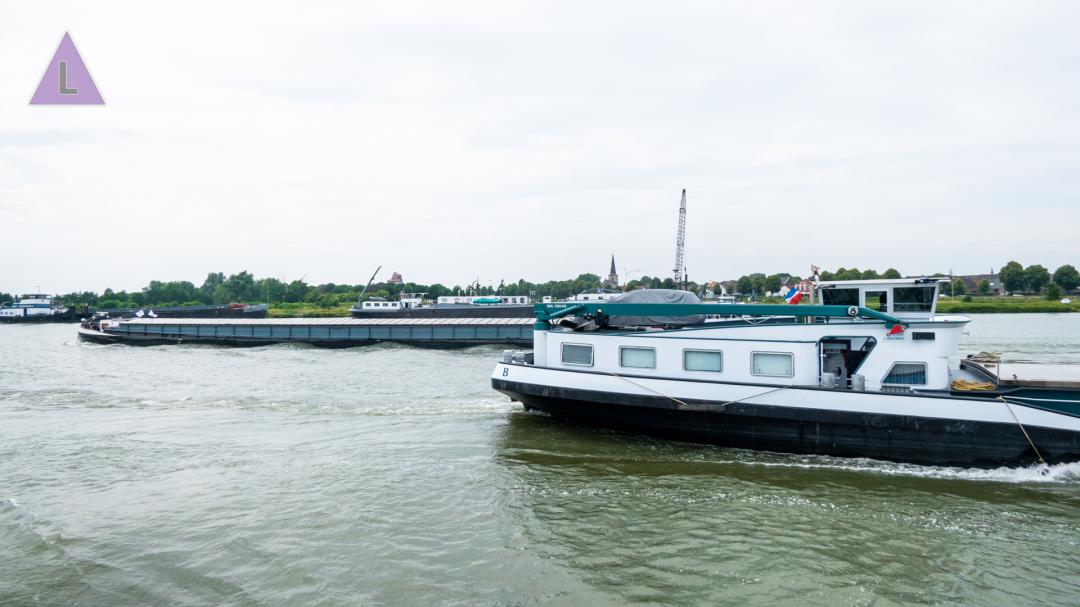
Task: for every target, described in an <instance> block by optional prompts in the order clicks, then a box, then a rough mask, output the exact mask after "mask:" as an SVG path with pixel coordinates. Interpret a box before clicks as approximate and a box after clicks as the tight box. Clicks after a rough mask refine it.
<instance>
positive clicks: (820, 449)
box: [492, 378, 1080, 468]
mask: <svg viewBox="0 0 1080 607" xmlns="http://www.w3.org/2000/svg"><path fill="white" fill-rule="evenodd" d="M492 387H493V388H495V389H496V390H498V391H499V392H502V393H503V394H506V395H508V396H509V397H510V398H512V399H513V400H516V401H520V402H521V403H522V404H523V405H525V407H526V408H527V409H536V410H538V411H543V412H545V413H548V414H550V415H553V416H555V417H559V418H564V419H568V420H571V421H574V422H578V423H583V424H587V425H591V426H597V427H606V428H612V429H616V430H625V431H630V432H636V433H641V434H648V435H652V436H657V437H661V438H668V439H675V440H683V441H689V442H697V443H708V444H715V445H720V446H725V447H735V448H742V449H755V450H764V451H776V452H783V453H797V454H818V455H832V456H839V457H867V458H873V459H882V460H889V461H896V462H908V463H916V464H930V465H963V466H976V467H986V468H989V467H998V466H1026V465H1031V464H1035V463H1038V462H1039V457H1038V455H1036V453H1035V451H1034V450H1033V449H1032V447H1031V444H1030V443H1028V441H1027V439H1026V438H1025V437H1024V434H1023V432H1022V431H1021V429H1020V428H1019V426H1018V425H1017V424H1010V423H999V422H981V421H972V420H957V419H948V418H930V417H917V416H907V415H882V414H877V413H859V412H852V411H843V410H828V409H801V410H800V409H794V408H791V407H782V406H771V405H760V404H750V403H740V402H735V403H730V402H723V401H685V400H684V401H683V404H681V405H680V404H678V403H676V402H674V401H673V400H672V399H670V398H668V397H664V396H650V395H638V394H612V393H604V392H596V391H590V390H580V389H574V388H566V387H558V386H545V385H536V384H527V383H521V382H514V381H508V380H502V379H498V378H493V379H492ZM1026 430H1027V433H1028V434H1029V435H1030V436H1031V439H1032V441H1034V443H1035V444H1036V445H1037V446H1038V449H1039V452H1040V453H1041V455H1042V456H1043V457H1044V458H1045V459H1046V461H1047V462H1048V463H1051V464H1053V463H1062V462H1072V461H1080V433H1077V432H1071V431H1067V430H1058V429H1053V428H1045V427H1037V426H1034V427H1033V426H1026Z"/></svg>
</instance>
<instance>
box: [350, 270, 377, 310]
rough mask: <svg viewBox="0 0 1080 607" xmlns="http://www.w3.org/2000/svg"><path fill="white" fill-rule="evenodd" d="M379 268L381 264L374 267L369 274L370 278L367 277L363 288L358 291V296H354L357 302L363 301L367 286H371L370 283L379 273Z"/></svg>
mask: <svg viewBox="0 0 1080 607" xmlns="http://www.w3.org/2000/svg"><path fill="white" fill-rule="evenodd" d="M381 269H382V266H379V267H377V268H375V271H374V272H373V273H372V274H371V278H369V279H368V281H367V284H366V285H364V290H363V291H360V296H359V297H357V298H356V302H357V303H363V302H364V293H367V290H368V287H370V286H371V283H373V282H375V277H376V276H378V275H379V270H381Z"/></svg>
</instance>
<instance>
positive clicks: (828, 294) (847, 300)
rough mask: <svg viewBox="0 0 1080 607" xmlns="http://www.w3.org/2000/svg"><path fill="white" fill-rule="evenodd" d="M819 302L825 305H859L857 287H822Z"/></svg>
mask: <svg viewBox="0 0 1080 607" xmlns="http://www.w3.org/2000/svg"><path fill="white" fill-rule="evenodd" d="M821 302H822V303H823V304H825V305H827V306H857V305H859V290H858V289H822V290H821Z"/></svg>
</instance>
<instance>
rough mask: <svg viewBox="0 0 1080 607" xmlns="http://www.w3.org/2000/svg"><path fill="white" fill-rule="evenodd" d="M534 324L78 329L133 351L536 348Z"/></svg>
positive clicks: (442, 321) (300, 322) (194, 324)
mask: <svg viewBox="0 0 1080 607" xmlns="http://www.w3.org/2000/svg"><path fill="white" fill-rule="evenodd" d="M533 322H534V321H533V319H530V318H431V319H411V318H263V319H245V320H236V319H229V318H133V319H123V320H110V319H105V320H101V321H99V322H94V323H88V324H86V325H84V326H81V327H80V328H79V338H80V339H82V340H85V341H91V342H96V343H125V344H134V345H158V344H178V343H203V344H219V345H233V346H259V345H267V344H277V343H308V344H314V345H319V346H327V347H350V346H363V345H369V344H376V343H382V342H394V343H403V344H412V345H417V346H428V347H435V348H457V347H467V346H477V345H490V344H495V345H528V344H531V343H532V338H533Z"/></svg>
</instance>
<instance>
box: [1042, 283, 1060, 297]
mask: <svg viewBox="0 0 1080 607" xmlns="http://www.w3.org/2000/svg"><path fill="white" fill-rule="evenodd" d="M1043 291H1044V293H1043V297H1045V298H1046V299H1047V300H1048V301H1055V300H1058V299H1061V285H1059V284H1058V283H1056V282H1052V283H1050V284H1048V285H1046V288H1045V289H1044V290H1043Z"/></svg>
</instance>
